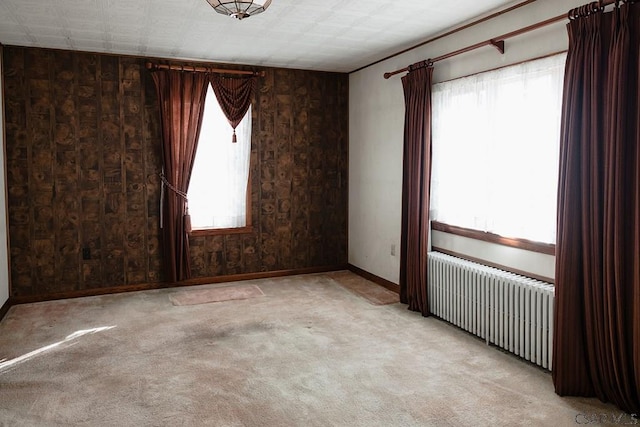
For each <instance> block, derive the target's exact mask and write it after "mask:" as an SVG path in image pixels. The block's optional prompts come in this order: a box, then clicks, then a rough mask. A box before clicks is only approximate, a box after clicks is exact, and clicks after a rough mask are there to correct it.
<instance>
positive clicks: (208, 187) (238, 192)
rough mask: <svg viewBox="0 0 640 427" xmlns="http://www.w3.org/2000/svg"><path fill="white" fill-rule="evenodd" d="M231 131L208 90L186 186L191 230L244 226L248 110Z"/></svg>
mask: <svg viewBox="0 0 640 427" xmlns="http://www.w3.org/2000/svg"><path fill="white" fill-rule="evenodd" d="M232 134H233V129H232V128H231V125H229V122H228V121H227V119H226V117H225V116H224V113H223V112H222V110H221V109H220V105H219V104H218V100H217V99H216V96H215V94H214V93H213V89H212V88H211V86H209V89H208V91H207V98H206V101H205V107H204V119H203V122H202V130H201V131H200V139H199V140H198V151H197V153H196V158H195V161H194V166H193V171H192V173H191V181H190V183H189V192H188V195H189V213H190V214H191V225H192V227H193V229H203V228H235V227H244V226H245V225H246V214H247V205H246V202H247V184H248V180H249V158H250V153H251V108H249V111H248V112H247V115H246V116H245V117H244V119H243V120H242V122H240V124H239V125H238V127H237V128H236V134H237V139H238V142H237V143H235V144H234V143H232V142H231V137H232Z"/></svg>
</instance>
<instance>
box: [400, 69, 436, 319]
mask: <svg viewBox="0 0 640 427" xmlns="http://www.w3.org/2000/svg"><path fill="white" fill-rule="evenodd" d="M432 75H433V67H432V66H431V64H430V63H429V62H427V61H423V62H419V63H417V64H413V65H411V66H410V67H409V73H408V74H407V75H406V76H404V77H403V78H402V86H403V90H404V100H405V119H404V156H403V176H402V234H401V241H400V301H401V302H403V303H404V304H409V310H412V311H419V312H420V313H422V315H423V316H429V315H430V312H429V304H428V299H427V252H428V250H429V188H430V180H431V85H432Z"/></svg>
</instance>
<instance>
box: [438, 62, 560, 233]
mask: <svg viewBox="0 0 640 427" xmlns="http://www.w3.org/2000/svg"><path fill="white" fill-rule="evenodd" d="M564 62H565V55H557V56H553V57H550V58H544V59H541V60H537V61H531V62H527V63H524V64H519V65H516V66H513V67H507V68H504V69H501V70H496V71H491V72H487V73H482V74H478V75H475V76H470V77H466V78H462V79H458V80H454V81H450V82H445V83H440V84H437V85H434V90H433V163H432V164H433V171H432V177H431V182H432V195H431V207H432V219H434V220H437V221H441V222H445V223H448V224H451V225H457V226H461V227H468V228H473V229H476V230H481V231H488V232H492V233H496V234H500V235H502V236H507V237H519V238H524V239H529V240H534V241H539V242H547V243H555V232H556V193H557V181H558V150H559V148H558V147H559V140H560V116H561V108H562V83H563V78H564Z"/></svg>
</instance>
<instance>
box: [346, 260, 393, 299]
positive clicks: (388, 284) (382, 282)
mask: <svg viewBox="0 0 640 427" xmlns="http://www.w3.org/2000/svg"><path fill="white" fill-rule="evenodd" d="M348 269H349V271H351V272H352V273H355V274H357V275H358V276H361V277H364V278H365V279H367V280H371V281H372V282H373V283H376V284H378V285H380V286H383V287H385V288H387V289H389V290H390V291H393V292H395V293H397V294H399V293H400V286H399V285H396V284H395V283H393V282H391V281H389V280H387V279H383V278H382V277H380V276H376V275H375V274H372V273H369V272H368V271H365V270H363V269H361V268H359V267H356V266H355V265H353V264H349V266H348Z"/></svg>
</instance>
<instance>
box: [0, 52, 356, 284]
mask: <svg viewBox="0 0 640 427" xmlns="http://www.w3.org/2000/svg"><path fill="white" fill-rule="evenodd" d="M144 63H145V59H144V58H135V57H121V56H114V55H103V54H92V53H78V52H69V51H59V50H47V49H38V48H22V47H11V46H9V47H5V49H4V67H5V69H4V84H5V109H6V111H5V115H6V117H5V119H6V151H7V153H6V154H7V155H6V162H7V164H6V168H7V187H8V211H9V234H10V255H11V282H12V283H11V295H12V296H37V295H47V294H52V293H57V292H68V291H82V290H88V289H94V288H103V287H114V286H127V285H135V284H144V283H161V282H163V281H164V274H163V263H162V259H161V253H162V251H161V246H160V245H162V241H161V237H160V235H161V234H160V229H159V217H158V211H159V197H160V187H159V180H158V176H157V174H158V173H159V172H160V169H161V151H160V139H159V138H160V137H159V135H160V130H159V115H158V107H157V98H156V94H155V87H154V85H153V81H152V79H151V76H150V74H149V73H148V71H147V70H146V69H145V68H144ZM265 71H266V76H265V77H264V78H261V79H260V80H259V84H258V93H257V94H256V99H255V100H254V105H253V141H252V152H251V176H252V185H251V198H252V209H253V212H252V222H253V224H254V230H253V232H252V233H249V234H231V235H218V236H198V237H192V238H191V252H192V275H193V277H195V278H204V277H213V276H223V275H231V274H243V273H253V272H260V271H274V270H284V269H302V268H309V267H318V266H328V265H340V264H346V262H347V185H346V183H347V147H348V141H347V137H348V117H347V114H348V105H347V102H348V78H347V76H346V75H345V74H336V73H321V72H311V71H299V70H287V69H266V70H265ZM83 248H88V249H89V251H90V254H89V255H90V259H88V260H85V259H83V256H82V249H83Z"/></svg>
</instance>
